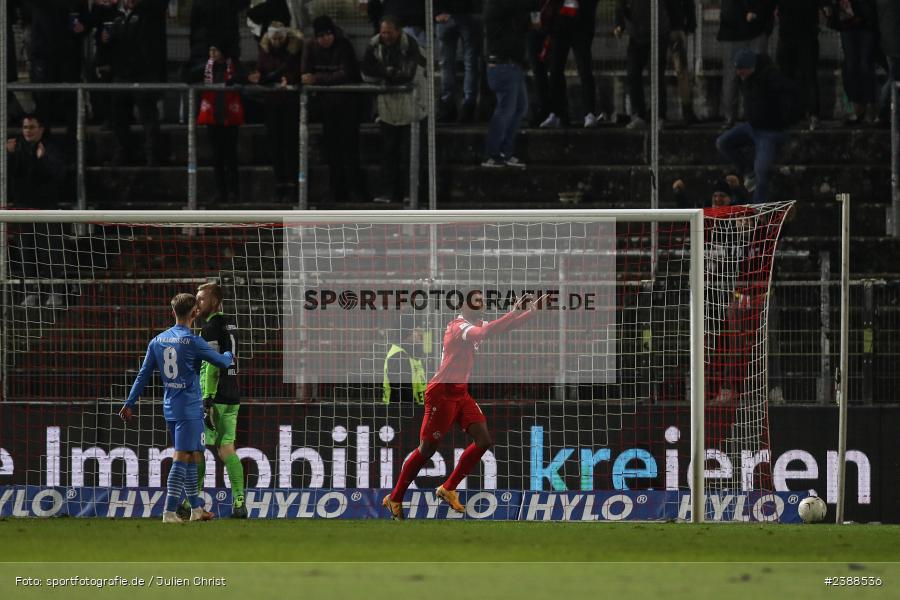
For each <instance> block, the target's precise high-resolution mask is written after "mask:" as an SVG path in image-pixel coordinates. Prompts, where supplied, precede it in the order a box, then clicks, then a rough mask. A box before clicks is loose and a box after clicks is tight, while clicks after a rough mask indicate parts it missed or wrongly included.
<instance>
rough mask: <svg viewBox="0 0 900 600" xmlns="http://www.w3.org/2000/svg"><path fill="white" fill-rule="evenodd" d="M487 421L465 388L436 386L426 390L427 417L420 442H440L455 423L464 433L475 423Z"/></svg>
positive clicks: (420, 435)
mask: <svg viewBox="0 0 900 600" xmlns="http://www.w3.org/2000/svg"><path fill="white" fill-rule="evenodd" d="M486 421H487V419H486V418H485V416H484V413H483V412H481V409H480V408H479V407H478V403H477V402H475V399H474V398H472V396H470V395H469V392H468V391H467V390H466V389H465V387H463V388H461V389H460V387H458V386H452V387H451V386H446V385H440V384H439V385H436V386H434V387H429V388H427V389H426V390H425V416H424V417H423V418H422V429H421V430H420V431H419V439H420V440H439V439H441V437H443V436H444V434H446V433H447V431H449V430H450V427H451V426H452V425H453V424H454V423H459V426H460V428H461V429H462V430H463V431H466V430H467V429H469V426H470V425H472V424H473V423H484V422H486Z"/></svg>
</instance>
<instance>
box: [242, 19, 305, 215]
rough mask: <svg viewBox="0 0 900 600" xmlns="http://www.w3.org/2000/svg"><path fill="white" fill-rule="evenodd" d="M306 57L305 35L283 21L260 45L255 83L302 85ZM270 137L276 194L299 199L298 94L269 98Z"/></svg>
mask: <svg viewBox="0 0 900 600" xmlns="http://www.w3.org/2000/svg"><path fill="white" fill-rule="evenodd" d="M302 55H303V34H302V33H300V32H299V31H298V30H296V29H291V28H289V27H287V26H286V25H285V24H284V23H281V22H280V21H272V22H271V23H269V24H268V25H267V27H266V33H265V34H263V36H262V39H261V40H260V44H259V58H258V60H257V63H256V69H257V70H256V72H255V73H252V74H251V75H250V76H249V77H248V79H249V81H250V82H251V83H258V84H260V85H265V86H277V87H281V88H286V87H287V86H292V85H297V84H298V83H299V82H300V61H301V57H302ZM265 107H266V134H267V137H268V140H269V152H270V153H271V154H272V166H273V168H274V171H275V190H276V194H277V195H278V200H279V202H287V201H288V200H289V199H290V197H292V196H295V195H296V194H295V190H296V182H297V152H298V142H297V138H298V131H297V128H298V123H299V118H300V111H299V103H298V101H297V94H296V92H287V91H284V92H271V93H267V94H265Z"/></svg>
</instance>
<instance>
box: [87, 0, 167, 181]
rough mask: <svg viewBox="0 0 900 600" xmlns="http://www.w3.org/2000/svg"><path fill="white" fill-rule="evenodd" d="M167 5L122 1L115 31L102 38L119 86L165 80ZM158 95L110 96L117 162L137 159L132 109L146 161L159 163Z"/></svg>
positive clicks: (145, 0)
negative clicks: (133, 150)
mask: <svg viewBox="0 0 900 600" xmlns="http://www.w3.org/2000/svg"><path fill="white" fill-rule="evenodd" d="M167 8H168V3H167V2H166V1H165V0H123V1H122V12H121V14H120V15H119V17H118V18H117V19H116V20H115V21H114V22H113V24H112V26H111V27H110V28H109V29H108V30H105V31H102V32H101V34H100V38H101V41H103V40H106V43H108V44H109V45H110V54H111V56H112V61H113V62H112V78H113V81H114V82H118V83H151V82H163V81H165V80H166V10H167ZM159 97H160V95H159V93H157V92H141V93H134V94H130V93H116V94H115V95H113V96H112V125H113V130H114V131H115V134H116V141H117V144H118V148H117V150H118V152H117V154H116V157H115V158H114V162H116V163H119V164H121V163H122V162H125V161H130V160H133V159H134V157H133V156H132V152H131V149H132V144H131V143H130V134H131V130H130V125H131V114H132V112H133V110H132V109H133V107H134V105H135V104H137V109H138V117H139V119H140V121H141V126H142V127H143V130H144V161H145V162H146V164H147V166H156V165H158V164H159V161H160V139H159V138H160V135H159V108H158V107H157V101H158V100H159Z"/></svg>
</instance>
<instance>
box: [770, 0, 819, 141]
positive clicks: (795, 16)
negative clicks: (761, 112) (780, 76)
mask: <svg viewBox="0 0 900 600" xmlns="http://www.w3.org/2000/svg"><path fill="white" fill-rule="evenodd" d="M827 1H828V0H775V11H776V14H777V16H778V49H777V51H776V54H775V56H776V59H777V60H778V68H779V69H781V72H782V73H784V74H785V76H787V77H790V78H791V79H793V80H794V83H796V84H797V85H798V86H799V87H800V89H801V90H803V91H804V92H805V94H806V107H807V113H808V116H809V128H810V130H814V129H815V128H816V126H817V125H818V122H819V112H820V109H819V77H818V73H819V15H820V14H821V12H822V9H823V8H824V6H825V5H826V3H827Z"/></svg>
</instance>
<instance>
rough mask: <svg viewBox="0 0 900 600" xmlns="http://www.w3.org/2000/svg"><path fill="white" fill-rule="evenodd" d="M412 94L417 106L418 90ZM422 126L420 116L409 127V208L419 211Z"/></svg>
mask: <svg viewBox="0 0 900 600" xmlns="http://www.w3.org/2000/svg"><path fill="white" fill-rule="evenodd" d="M411 93H412V95H413V106H415V104H416V103H417V102H418V101H419V94H418V92H417V91H416V90H413V91H412V92H411ZM414 112H415V109H414ZM420 126H421V124H420V122H419V118H418V115H415V116H413V122H412V124H411V125H410V127H409V135H410V140H409V208H410V209H411V210H419V152H421V150H422V148H421V145H420V144H419V135H420V129H419V128H420Z"/></svg>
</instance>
